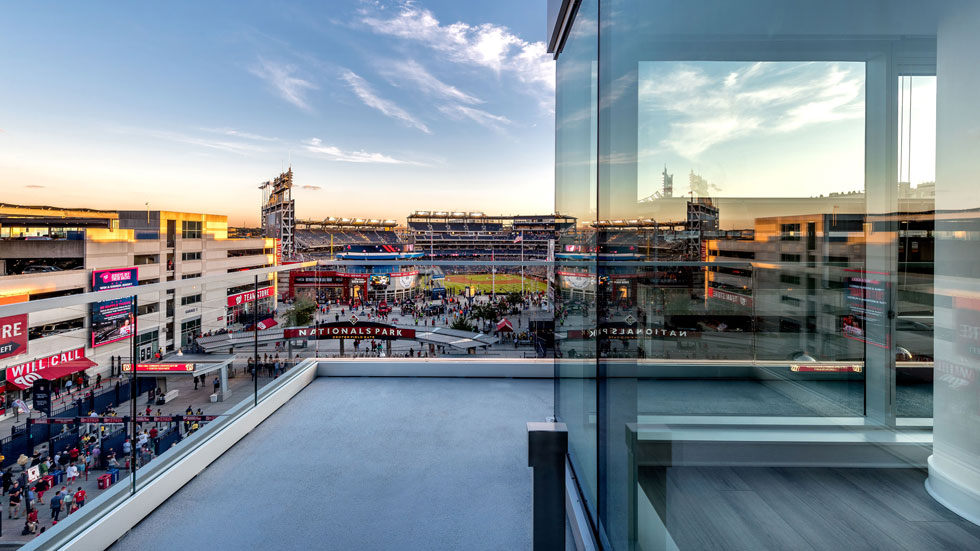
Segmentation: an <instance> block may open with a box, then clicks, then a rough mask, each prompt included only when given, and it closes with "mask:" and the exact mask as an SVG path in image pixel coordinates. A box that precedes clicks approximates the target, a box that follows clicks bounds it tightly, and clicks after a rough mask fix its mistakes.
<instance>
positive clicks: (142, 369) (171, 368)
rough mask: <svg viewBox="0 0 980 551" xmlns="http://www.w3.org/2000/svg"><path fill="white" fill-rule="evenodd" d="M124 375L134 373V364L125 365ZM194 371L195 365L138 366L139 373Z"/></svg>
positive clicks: (123, 367) (123, 368)
mask: <svg viewBox="0 0 980 551" xmlns="http://www.w3.org/2000/svg"><path fill="white" fill-rule="evenodd" d="M122 370H123V372H124V373H131V372H132V371H133V364H123V366H122ZM192 371H194V364H136V372H137V373H160V372H163V373H190V372H192Z"/></svg>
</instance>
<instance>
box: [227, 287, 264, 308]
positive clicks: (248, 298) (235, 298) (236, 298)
mask: <svg viewBox="0 0 980 551" xmlns="http://www.w3.org/2000/svg"><path fill="white" fill-rule="evenodd" d="M274 294H275V289H274V288H273V287H263V288H261V289H259V292H258V295H259V298H260V299H263V298H268V297H271V296H272V295H274ZM253 300H255V291H245V292H244V293H238V294H236V295H231V296H230V297H228V306H238V305H240V304H245V303H246V302H252V301H253Z"/></svg>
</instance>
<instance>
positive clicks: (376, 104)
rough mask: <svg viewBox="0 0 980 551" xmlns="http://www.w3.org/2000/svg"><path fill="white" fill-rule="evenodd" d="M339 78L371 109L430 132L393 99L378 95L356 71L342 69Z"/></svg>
mask: <svg viewBox="0 0 980 551" xmlns="http://www.w3.org/2000/svg"><path fill="white" fill-rule="evenodd" d="M340 78H341V79H342V80H343V81H344V82H346V83H347V86H349V87H350V89H351V91H353V92H354V94H355V95H356V96H357V97H358V98H360V100H361V101H363V102H364V105H367V106H368V107H371V108H373V109H377V110H378V111H381V112H382V113H384V114H385V115H387V116H389V117H391V118H393V119H398V120H400V121H402V122H403V123H405V124H407V125H408V126H411V127H414V128H417V129H419V130H421V131H422V132H425V133H426V134H431V133H432V132H431V131H430V130H429V127H428V126H426V125H425V123H423V122H422V121H420V120H418V119H417V118H415V117H414V116H413V115H412V114H410V113H409V112H408V111H405V110H404V109H402V108H401V107H399V106H398V105H396V104H395V103H394V102H393V101H391V100H387V99H385V98H382V97H381V96H379V95H378V94H377V93H376V92H375V91H374V89H373V88H372V87H371V85H370V84H368V82H367V81H366V80H364V79H363V78H361V76H360V75H358V74H357V73H354V72H353V71H351V70H349V69H344V70H343V71H342V72H341V74H340Z"/></svg>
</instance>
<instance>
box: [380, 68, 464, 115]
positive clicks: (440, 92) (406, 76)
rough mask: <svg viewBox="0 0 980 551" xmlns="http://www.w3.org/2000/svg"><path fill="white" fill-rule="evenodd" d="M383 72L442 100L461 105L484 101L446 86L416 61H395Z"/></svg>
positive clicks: (453, 87)
mask: <svg viewBox="0 0 980 551" xmlns="http://www.w3.org/2000/svg"><path fill="white" fill-rule="evenodd" d="M382 72H383V73H384V74H385V75H386V76H389V77H394V78H397V79H401V80H407V81H410V82H412V83H413V84H415V85H416V86H418V87H419V89H420V90H422V91H423V92H425V93H427V94H430V95H433V96H437V97H440V98H445V99H450V100H453V101H458V102H460V103H468V104H476V103H483V100H481V99H479V98H477V97H475V96H472V95H470V94H467V93H466V92H463V91H461V90H460V89H459V88H456V87H455V86H452V85H449V84H446V83H445V82H443V81H441V80H439V79H438V78H436V77H434V76H432V74H431V73H429V71H428V70H426V68H425V67H423V66H422V65H420V64H419V63H418V62H417V61H415V60H414V59H409V60H407V61H393V62H390V63H387V64H386V67H385V68H384V69H383V70H382Z"/></svg>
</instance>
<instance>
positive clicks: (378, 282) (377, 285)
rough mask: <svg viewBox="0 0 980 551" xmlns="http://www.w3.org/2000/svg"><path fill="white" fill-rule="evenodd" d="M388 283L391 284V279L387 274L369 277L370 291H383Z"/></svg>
mask: <svg viewBox="0 0 980 551" xmlns="http://www.w3.org/2000/svg"><path fill="white" fill-rule="evenodd" d="M389 283H391V278H390V277H389V276H388V274H372V275H371V289H374V290H377V291H383V290H385V289H387V288H388V284H389Z"/></svg>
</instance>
